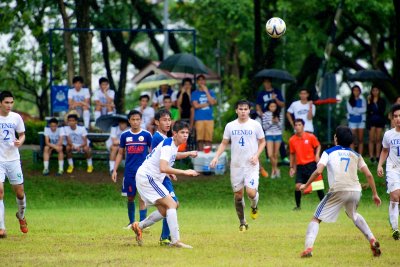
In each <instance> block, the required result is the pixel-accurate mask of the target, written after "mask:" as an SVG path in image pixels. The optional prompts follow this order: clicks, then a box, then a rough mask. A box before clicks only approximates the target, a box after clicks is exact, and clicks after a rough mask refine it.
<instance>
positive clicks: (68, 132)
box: [64, 114, 93, 173]
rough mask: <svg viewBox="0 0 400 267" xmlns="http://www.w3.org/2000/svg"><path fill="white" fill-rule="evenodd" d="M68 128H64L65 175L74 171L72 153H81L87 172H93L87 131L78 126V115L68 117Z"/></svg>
mask: <svg viewBox="0 0 400 267" xmlns="http://www.w3.org/2000/svg"><path fill="white" fill-rule="evenodd" d="M67 118H68V126H65V127H64V129H65V136H66V137H67V159H68V169H67V173H72V172H73V171H74V161H73V159H72V152H83V153H85V156H86V161H87V172H88V173H92V172H93V161H92V154H91V151H90V146H89V142H90V141H89V140H88V139H87V131H86V129H85V127H83V126H80V125H78V115H76V114H70V115H68V117H67Z"/></svg>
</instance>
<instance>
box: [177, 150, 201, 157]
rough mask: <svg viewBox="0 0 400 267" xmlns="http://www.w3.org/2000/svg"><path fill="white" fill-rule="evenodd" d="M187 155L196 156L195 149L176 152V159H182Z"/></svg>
mask: <svg viewBox="0 0 400 267" xmlns="http://www.w3.org/2000/svg"><path fill="white" fill-rule="evenodd" d="M187 157H191V158H195V157H197V151H196V150H193V151H186V152H178V154H176V159H184V158H187Z"/></svg>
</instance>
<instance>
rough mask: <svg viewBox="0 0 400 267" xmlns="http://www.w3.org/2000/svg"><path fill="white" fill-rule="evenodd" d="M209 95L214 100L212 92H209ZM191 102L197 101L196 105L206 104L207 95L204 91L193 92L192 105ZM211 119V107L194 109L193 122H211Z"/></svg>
mask: <svg viewBox="0 0 400 267" xmlns="http://www.w3.org/2000/svg"><path fill="white" fill-rule="evenodd" d="M209 93H210V95H211V97H212V98H214V99H215V98H216V97H215V93H214V91H212V90H210V91H209ZM193 101H197V103H199V104H204V103H207V102H208V99H207V94H206V93H205V92H204V91H200V90H195V91H193V93H192V103H193ZM213 119H214V117H213V108H212V106H211V105H209V106H206V107H202V108H195V109H194V120H195V121H207V120H208V121H209V120H213Z"/></svg>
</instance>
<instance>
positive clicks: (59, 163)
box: [58, 160, 64, 170]
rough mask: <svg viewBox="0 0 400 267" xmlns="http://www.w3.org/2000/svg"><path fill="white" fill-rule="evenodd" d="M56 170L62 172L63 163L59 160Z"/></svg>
mask: <svg viewBox="0 0 400 267" xmlns="http://www.w3.org/2000/svg"><path fill="white" fill-rule="evenodd" d="M58 169H59V170H64V161H63V160H59V161H58Z"/></svg>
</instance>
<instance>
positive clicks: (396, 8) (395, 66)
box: [393, 0, 400, 88]
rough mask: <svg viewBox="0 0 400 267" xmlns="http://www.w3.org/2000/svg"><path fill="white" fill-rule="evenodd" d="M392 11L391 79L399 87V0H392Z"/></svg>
mask: <svg viewBox="0 0 400 267" xmlns="http://www.w3.org/2000/svg"><path fill="white" fill-rule="evenodd" d="M393 5H394V12H395V16H394V18H395V27H394V28H395V29H396V32H395V34H394V36H396V40H395V48H394V49H395V57H394V59H393V79H394V82H395V87H396V88H400V75H398V74H399V73H400V2H399V1H398V0H393Z"/></svg>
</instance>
